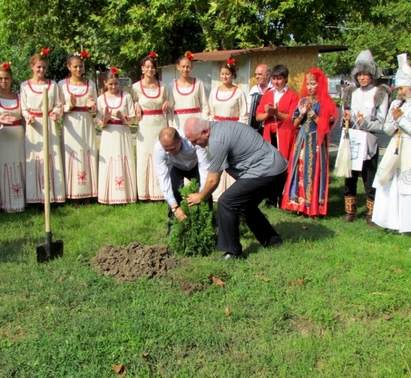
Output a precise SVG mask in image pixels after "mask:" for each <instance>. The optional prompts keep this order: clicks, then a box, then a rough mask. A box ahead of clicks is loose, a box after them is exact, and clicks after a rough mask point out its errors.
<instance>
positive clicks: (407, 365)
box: [0, 177, 411, 378]
mask: <svg viewBox="0 0 411 378" xmlns="http://www.w3.org/2000/svg"><path fill="white" fill-rule="evenodd" d="M342 185H343V184H342V180H337V179H336V178H333V177H332V178H331V191H330V199H329V215H328V216H327V217H326V218H325V219H321V220H313V219H307V218H302V217H298V216H296V215H295V214H292V213H286V212H283V211H280V210H277V209H270V210H264V212H265V213H266V214H267V216H268V217H269V219H270V221H271V222H272V223H273V224H274V225H275V227H276V228H277V229H278V231H279V232H280V234H281V235H282V237H283V238H284V240H285V244H284V246H283V247H282V248H280V249H278V250H274V249H264V248H262V247H261V246H260V245H259V244H258V243H257V242H256V240H255V239H254V237H253V235H252V234H251V233H250V232H248V231H247V230H246V228H245V227H242V230H243V231H244V232H243V238H242V243H243V245H244V249H245V252H246V254H247V258H246V259H244V260H238V261H227V262H220V261H218V260H217V258H218V257H219V256H220V255H221V253H220V252H215V253H213V254H212V255H211V256H209V257H191V258H178V257H177V259H178V266H177V267H176V268H175V269H174V270H173V271H172V272H171V273H170V274H169V275H168V276H166V277H163V278H158V279H151V280H146V279H141V280H138V281H136V282H134V283H126V284H120V285H119V284H116V283H115V281H114V280H113V279H112V278H109V277H103V276H101V275H99V274H97V273H96V272H95V271H94V269H93V268H92V267H91V266H90V263H89V261H90V259H91V258H92V257H93V256H95V255H96V254H97V252H98V250H99V249H100V248H101V247H102V246H104V245H107V244H112V245H122V244H128V243H130V242H133V241H138V242H140V243H143V244H161V243H167V238H166V237H165V232H166V213H167V211H166V205H165V204H164V203H153V204H144V203H139V204H132V205H127V206H103V205H99V204H93V205H90V206H87V207H80V208H78V209H75V208H73V207H72V206H70V205H63V206H59V207H57V208H53V209H52V230H53V234H54V240H57V239H62V240H63V241H64V257H63V258H62V259H58V260H55V261H52V262H50V263H48V264H41V265H39V264H37V262H36V245H37V244H42V243H44V240H45V239H44V238H45V236H44V217H43V213H42V212H41V211H40V210H37V209H34V208H31V209H29V210H28V211H26V212H24V213H21V214H4V213H1V214H0V222H1V235H0V301H1V305H0V377H2V378H3V377H7V378H8V377H17V378H26V377H41V378H44V377H46V378H49V377H56V378H62V377H64V378H66V377H87V378H90V377H96V378H104V377H118V376H120V375H119V374H118V373H116V372H115V371H114V370H113V365H120V364H124V367H125V369H126V371H127V377H224V378H226V377H227V378H228V377H403V376H410V375H411V259H410V257H411V252H410V248H411V238H410V236H409V235H398V234H394V233H391V232H388V231H385V230H383V229H380V228H375V229H372V228H369V227H367V226H366V223H365V200H364V199H363V193H361V195H360V196H359V205H360V208H359V219H358V220H357V221H355V222H353V223H351V224H345V223H343V222H342V220H341V219H342V216H343V212H344V203H343V188H342ZM361 186H362V184H361V185H359V188H360V187H361ZM410 216H411V215H410ZM210 275H212V276H214V277H218V278H220V279H221V280H222V281H223V283H224V285H223V286H219V285H216V284H214V283H212V282H211V281H210ZM187 288H189V290H188V289H187Z"/></svg>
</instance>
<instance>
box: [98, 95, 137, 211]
mask: <svg viewBox="0 0 411 378" xmlns="http://www.w3.org/2000/svg"><path fill="white" fill-rule="evenodd" d="M106 108H109V110H110V111H111V112H112V116H111V118H110V119H109V120H108V121H107V124H106V125H105V126H104V127H103V131H102V133H101V142H100V154H99V166H98V168H99V175H98V202H100V203H104V204H107V205H116V204H124V203H131V202H136V200H137V185H136V168H135V159H134V151H133V140H132V136H131V132H130V127H129V126H128V125H129V124H132V123H133V121H134V119H135V110H134V103H133V99H132V97H131V95H130V94H129V93H127V92H123V91H121V90H120V95H119V96H118V97H108V96H107V92H105V93H103V94H102V95H101V96H99V98H98V99H97V119H98V120H100V119H104V114H105V109H106ZM117 111H120V112H121V114H122V115H123V116H124V117H125V118H126V124H125V123H124V122H123V121H122V120H120V119H119V118H118V117H116V116H115V114H116V112H117Z"/></svg>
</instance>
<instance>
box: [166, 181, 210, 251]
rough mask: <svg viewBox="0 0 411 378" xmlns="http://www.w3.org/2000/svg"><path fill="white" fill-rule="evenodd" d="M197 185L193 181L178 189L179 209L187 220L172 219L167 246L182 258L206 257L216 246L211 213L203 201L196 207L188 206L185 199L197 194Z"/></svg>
mask: <svg viewBox="0 0 411 378" xmlns="http://www.w3.org/2000/svg"><path fill="white" fill-rule="evenodd" d="M198 189H199V184H198V182H197V180H195V179H193V180H191V181H190V183H189V184H188V185H186V186H184V187H182V188H181V189H180V193H181V195H182V197H183V201H181V205H180V206H181V209H182V210H183V212H184V214H186V215H187V219H185V220H184V221H182V222H180V221H179V220H178V219H177V218H174V219H173V227H172V229H171V234H170V240H169V244H170V247H171V249H172V251H173V252H174V253H176V254H179V255H184V256H207V255H209V254H210V253H212V252H213V251H214V249H215V245H216V233H215V230H214V226H213V211H212V209H210V207H209V205H208V203H207V202H206V201H204V200H202V201H201V203H199V204H198V205H194V206H188V204H187V197H188V196H189V195H190V194H191V193H197V192H198Z"/></svg>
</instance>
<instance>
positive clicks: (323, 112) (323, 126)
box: [300, 68, 338, 145]
mask: <svg viewBox="0 0 411 378" xmlns="http://www.w3.org/2000/svg"><path fill="white" fill-rule="evenodd" d="M310 80H315V81H316V82H317V83H318V86H317V96H316V97H317V100H318V101H319V103H320V114H318V125H317V133H318V140H317V144H318V145H320V144H321V143H322V142H323V140H324V136H325V134H327V133H329V132H330V131H331V129H332V127H333V126H335V124H336V122H337V116H338V110H337V107H336V106H335V103H334V101H333V100H332V98H331V97H330V94H329V93H328V79H327V76H325V74H324V72H323V71H321V70H320V69H319V68H311V69H310V70H309V71H308V72H307V73H306V74H305V75H304V81H303V85H302V87H301V91H300V98H303V97H308V96H309V94H308V89H307V81H310ZM331 118H334V124H333V125H332V126H330V120H331Z"/></svg>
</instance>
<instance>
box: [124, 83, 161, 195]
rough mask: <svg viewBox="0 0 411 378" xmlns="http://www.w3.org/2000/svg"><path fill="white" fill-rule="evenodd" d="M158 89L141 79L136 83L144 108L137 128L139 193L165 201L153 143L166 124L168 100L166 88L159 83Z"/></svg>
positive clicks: (135, 94)
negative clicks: (144, 85)
mask: <svg viewBox="0 0 411 378" xmlns="http://www.w3.org/2000/svg"><path fill="white" fill-rule="evenodd" d="M157 83H158V85H157V88H156V89H148V88H143V83H142V81H139V82H137V83H135V84H133V88H132V91H133V100H134V101H135V102H138V103H139V105H140V106H141V109H142V118H141V120H140V121H139V123H138V130H137V141H136V149H137V192H138V199H139V200H151V201H153V200H163V199H164V196H163V193H162V192H161V189H160V186H159V183H158V179H157V175H156V170H155V165H154V161H153V149H154V145H155V144H156V142H157V141H158V135H159V133H160V130H161V129H162V128H164V127H166V126H167V120H166V116H165V113H164V112H163V110H162V106H163V103H164V101H167V89H166V87H165V86H164V85H163V84H162V83H161V82H160V81H158V82H157Z"/></svg>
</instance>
